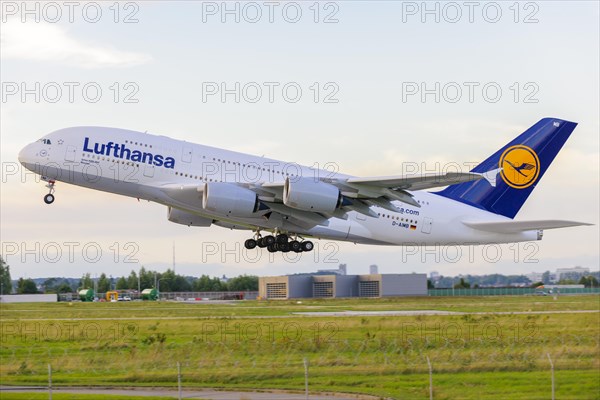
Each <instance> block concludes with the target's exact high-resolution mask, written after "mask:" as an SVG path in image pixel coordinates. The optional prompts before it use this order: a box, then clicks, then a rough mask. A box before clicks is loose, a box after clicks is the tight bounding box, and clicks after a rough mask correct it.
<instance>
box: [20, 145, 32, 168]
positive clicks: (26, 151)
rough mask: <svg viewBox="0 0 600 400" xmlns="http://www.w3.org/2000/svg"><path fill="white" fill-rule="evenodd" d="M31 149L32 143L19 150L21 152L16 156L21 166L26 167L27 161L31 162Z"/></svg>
mask: <svg viewBox="0 0 600 400" xmlns="http://www.w3.org/2000/svg"><path fill="white" fill-rule="evenodd" d="M32 147H33V143H30V144H28V145H27V146H25V147H23V148H22V149H21V151H20V152H19V155H18V156H17V158H18V160H19V162H20V163H21V164H22V165H23V166H26V163H27V161H28V160H31V156H32V151H33V149H32Z"/></svg>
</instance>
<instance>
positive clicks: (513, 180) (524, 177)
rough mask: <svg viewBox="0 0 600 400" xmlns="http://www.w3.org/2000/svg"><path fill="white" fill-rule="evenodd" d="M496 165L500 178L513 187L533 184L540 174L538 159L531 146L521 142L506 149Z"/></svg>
mask: <svg viewBox="0 0 600 400" xmlns="http://www.w3.org/2000/svg"><path fill="white" fill-rule="evenodd" d="M498 165H499V167H500V168H502V171H501V172H500V176H501V177H502V180H503V181H504V182H506V184H507V185H508V186H510V187H513V188H515V189H525V188H526V187H529V186H531V185H533V184H534V183H535V181H536V180H537V177H538V176H539V174H540V159H539V158H538V156H537V154H536V153H535V151H533V149H532V148H531V147H528V146H525V145H522V144H519V145H516V146H512V147H509V148H508V149H506V150H505V151H504V153H502V155H501V156H500V161H499V164H498Z"/></svg>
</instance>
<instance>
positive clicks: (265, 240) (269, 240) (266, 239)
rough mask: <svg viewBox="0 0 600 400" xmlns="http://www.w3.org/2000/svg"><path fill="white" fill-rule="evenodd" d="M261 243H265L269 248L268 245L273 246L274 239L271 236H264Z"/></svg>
mask: <svg viewBox="0 0 600 400" xmlns="http://www.w3.org/2000/svg"><path fill="white" fill-rule="evenodd" d="M263 243H265V244H266V245H267V246H269V245H270V244H274V243H275V238H274V237H273V236H271V235H269V236H265V237H264V238H263Z"/></svg>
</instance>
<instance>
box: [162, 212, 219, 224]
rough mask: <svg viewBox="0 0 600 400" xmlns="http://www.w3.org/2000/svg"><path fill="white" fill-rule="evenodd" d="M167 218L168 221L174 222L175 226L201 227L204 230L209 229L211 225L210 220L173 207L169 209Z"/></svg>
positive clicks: (211, 221)
mask: <svg viewBox="0 0 600 400" xmlns="http://www.w3.org/2000/svg"><path fill="white" fill-rule="evenodd" d="M167 218H169V221H171V222H175V223H176V224H181V225H187V226H202V227H205V228H206V227H209V226H210V225H211V224H212V223H213V220H212V219H210V218H204V217H201V216H199V215H196V214H192V213H189V212H187V211H183V210H179V209H177V208H173V207H169V211H168V215H167Z"/></svg>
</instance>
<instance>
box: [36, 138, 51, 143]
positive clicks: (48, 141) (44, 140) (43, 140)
mask: <svg viewBox="0 0 600 400" xmlns="http://www.w3.org/2000/svg"><path fill="white" fill-rule="evenodd" d="M38 142H42V143H44V144H52V142H51V141H50V139H40V140H38Z"/></svg>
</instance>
